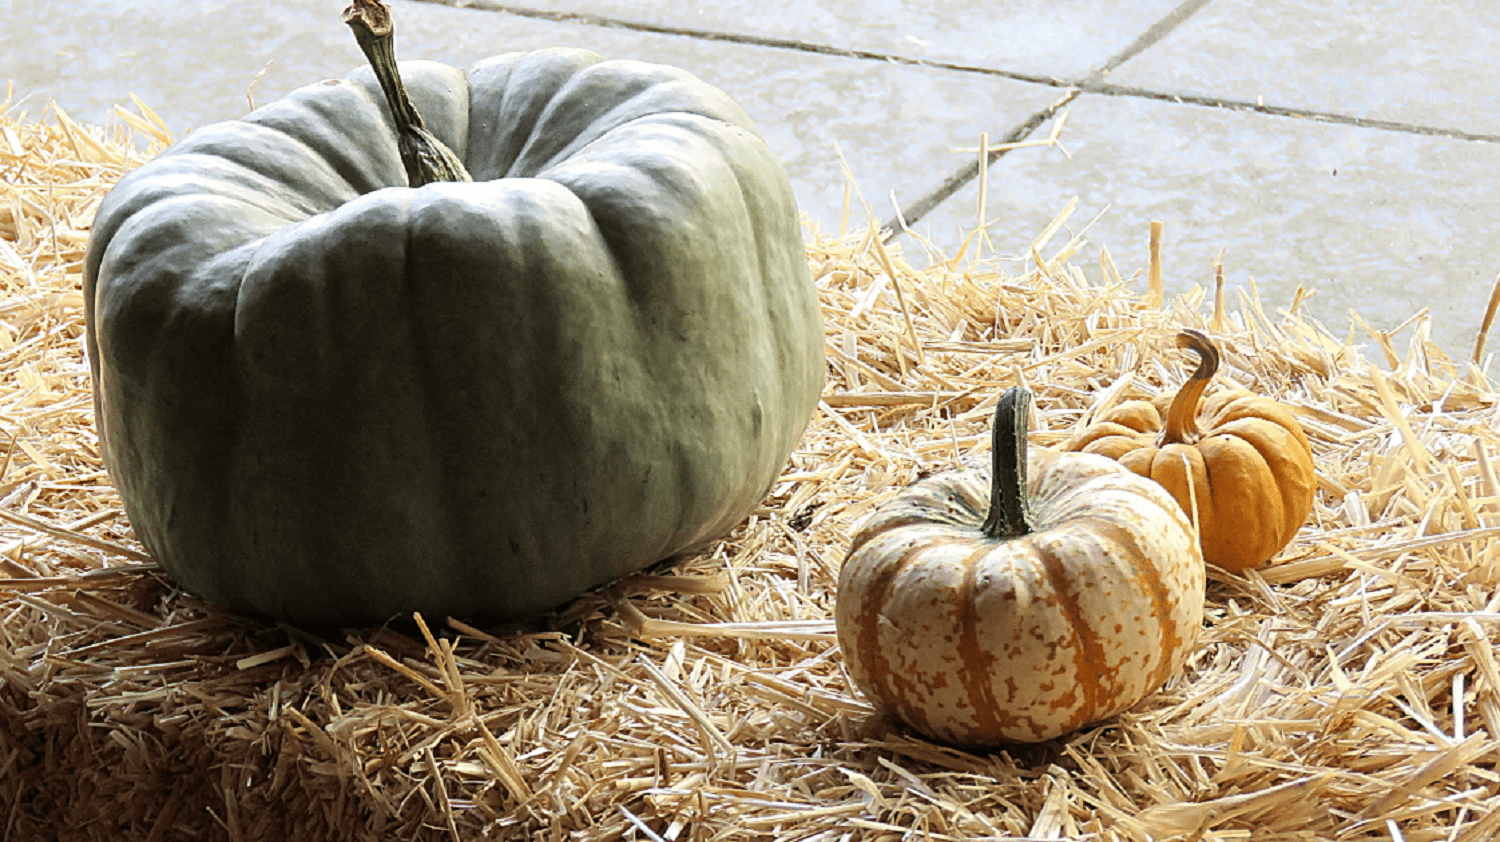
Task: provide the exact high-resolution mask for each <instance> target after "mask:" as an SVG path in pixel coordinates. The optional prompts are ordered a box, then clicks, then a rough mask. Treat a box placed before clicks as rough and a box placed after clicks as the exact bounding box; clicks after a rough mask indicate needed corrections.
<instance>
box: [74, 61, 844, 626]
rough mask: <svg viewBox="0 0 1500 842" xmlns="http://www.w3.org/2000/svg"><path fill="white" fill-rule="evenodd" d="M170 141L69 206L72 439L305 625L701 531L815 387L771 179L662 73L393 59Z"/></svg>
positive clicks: (523, 581)
mask: <svg viewBox="0 0 1500 842" xmlns="http://www.w3.org/2000/svg"><path fill="white" fill-rule="evenodd" d="M401 67H402V75H403V76H404V77H405V80H406V83H407V86H408V87H409V88H410V90H411V94H412V99H413V101H414V102H415V104H416V106H417V109H418V111H419V112H420V114H421V115H422V117H423V118H424V119H425V122H426V125H427V127H428V128H429V129H430V130H431V131H432V132H433V133H434V134H435V135H436V136H437V137H438V138H440V139H441V140H442V141H443V142H444V143H446V144H447V145H448V146H450V147H451V148H452V149H453V150H454V151H455V152H456V153H457V154H458V156H459V157H460V158H461V159H462V160H463V162H464V164H465V165H466V166H467V168H468V170H469V172H470V173H472V174H473V177H474V182H473V183H437V184H432V185H428V186H425V187H422V188H419V189H412V188H409V187H407V186H406V184H407V180H406V175H405V172H404V170H403V167H402V162H401V159H400V157H399V154H398V152H397V146H396V139H395V136H394V134H393V128H392V121H391V118H390V112H389V109H388V108H387V106H386V103H385V101H384V99H383V98H382V95H381V91H380V89H379V86H378V85H377V84H376V82H375V80H374V77H373V75H372V74H370V73H369V72H368V71H364V72H355V73H354V74H352V75H351V77H350V78H348V79H340V80H335V81H327V82H323V83H321V84H317V85H312V86H309V87H306V88H303V89H300V90H298V91H295V92H294V93H292V94H290V95H289V96H288V97H287V98H285V99H283V100H281V101H278V102H276V103H273V104H271V105H268V106H266V107H263V108H261V109H259V110H257V111H255V112H253V113H251V114H249V115H248V116H246V117H244V118H243V119H240V120H235V121H230V122H226V123H220V124H216V125H212V126H208V127H206V128H203V129H200V130H198V131H195V132H193V133H192V134H190V135H188V136H187V137H186V138H185V139H184V140H182V141H181V142H180V143H177V144H176V145H174V146H173V147H172V148H170V149H168V150H167V151H166V152H164V153H163V154H162V155H160V156H159V157H157V158H156V159H155V160H153V161H151V162H150V163H148V164H146V165H144V166H142V167H141V168H139V169H138V170H136V171H134V172H132V173H130V174H129V175H128V176H126V177H125V178H124V179H122V180H121V181H120V183H119V184H118V185H117V186H116V187H115V188H114V189H113V190H112V191H111V192H110V193H109V195H108V196H107V197H106V199H105V200H104V202H103V204H102V205H101V206H100V208H99V212H98V215H97V218H96V219H95V222H94V230H93V238H92V240H91V241H90V244H89V254H88V261H87V267H86V273H85V278H84V295H85V300H86V302H87V313H86V315H87V324H88V351H89V360H90V365H91V367H92V373H93V378H94V403H95V412H96V416H97V421H98V427H99V437H100V443H101V446H102V448H103V454H104V458H105V463H106V465H107V466H108V468H109V470H110V473H111V475H112V477H113V478H114V481H115V483H116V484H117V485H118V487H119V490H120V494H121V496H122V497H123V499H124V502H125V508H126V511H127V513H128V514H129V516H130V520H131V523H132V525H133V526H134V528H135V532H136V535H137V537H139V539H140V540H141V542H142V543H143V544H144V545H145V547H146V549H147V551H149V552H150V553H151V555H152V556H153V557H155V558H156V559H157V560H158V561H159V562H160V563H161V565H162V566H163V568H164V569H165V570H166V571H167V572H168V573H169V574H171V575H172V576H173V577H174V578H175V579H176V580H177V581H178V582H179V583H180V584H181V585H182V586H183V587H185V588H186V589H188V590H190V591H193V592H195V593H197V594H200V595H202V596H203V597H205V598H207V599H210V600H212V601H216V602H219V603H223V604H226V605H229V606H231V607H234V608H237V609H242V610H250V611H258V612H263V613H265V614H268V615H271V616H273V617H277V618H282V619H287V620H291V621H294V622H307V623H340V624H353V623H365V622H379V621H382V620H384V619H386V618H388V617H391V616H393V615H397V614H400V613H403V612H409V611H413V610H420V611H424V612H427V613H430V614H434V615H439V616H440V615H443V614H453V615H465V616H470V617H494V618H501V617H517V616H522V615H527V614H532V613H534V612H537V611H540V610H542V609H546V608H548V607H550V606H554V605H556V604H558V603H560V602H563V601H566V600H567V599H569V598H571V597H573V596H575V595H577V594H579V593H581V592H582V591H584V590H586V589H587V588H589V587H592V586H595V585H598V584H600V583H603V582H606V581H609V580H611V579H614V578H617V577H619V576H621V575H623V574H626V573H628V572H631V571H634V570H638V569H640V568H642V567H644V566H646V565H649V564H651V563H653V562H655V561H658V560H661V559H663V558H667V557H669V556H672V555H673V554H676V553H678V552H681V551H683V550H685V549H689V548H692V547H694V546H695V545H700V544H702V543H704V542H706V541H708V540H710V539H712V538H714V537H716V536H719V535H721V534H723V533H725V532H726V531H728V530H729V529H730V528H732V527H733V526H734V525H735V524H737V523H738V522H739V521H741V520H742V519H743V518H744V517H746V515H747V514H748V513H749V512H750V511H751V510H753V509H754V508H755V507H756V506H757V505H758V503H759V502H760V500H761V499H762V498H763V496H764V495H765V493H766V492H767V490H768V489H769V487H770V485H771V484H772V483H773V482H774V480H775V478H776V477H777V476H778V474H779V473H780V471H781V469H782V467H783V466H784V464H785V462H786V459H787V456H788V454H789V453H790V452H791V450H792V448H793V446H794V445H795V444H796V442H797V440H798V439H799V437H800V436H801V434H802V431H803V429H804V427H805V426H806V424H807V421H808V419H809V417H810V416H811V414H812V412H813V410H814V408H815V407H816V404H817V400H818V395H819V392H820V389H821V386H822V383H823V376H824V375H823V351H822V348H823V333H822V328H821V323H820V314H819V310H818V305H817V300H816V294H815V291H814V288H813V285H812V282H811V279H810V277H809V272H808V268H807V263H806V259H805V255H804V251H803V243H802V237H801V231H800V225H799V219H798V215H797V210H796V206H795V204H794V201H793V197H792V192H791V188H790V185H789V183H788V181H787V178H786V175H785V174H784V172H783V171H782V169H781V168H780V166H779V165H778V164H777V163H776V162H775V161H774V159H773V158H772V157H771V155H770V154H769V152H768V151H767V149H766V146H765V144H764V142H763V140H762V138H761V136H760V135H759V134H758V133H757V131H756V130H755V128H754V127H753V125H752V123H751V121H750V120H749V118H748V117H747V116H746V115H745V114H744V112H743V111H741V110H740V108H739V107H738V106H736V105H735V104H734V103H733V102H732V101H731V100H730V99H729V98H728V97H727V96H726V95H725V94H723V93H722V92H720V91H718V90H717V89H715V88H713V87H711V86H709V85H707V84H705V83H703V82H701V81H699V80H698V79H696V78H695V77H693V76H692V75H690V74H688V73H686V72H683V71H681V70H676V69H672V68H667V67H662V66H657V65H651V64H644V63H640V62H625V61H604V60H603V59H601V58H600V57H599V56H597V55H594V54H593V53H588V52H583V51H564V50H549V51H542V52H535V53H526V54H509V55H503V56H499V57H496V58H492V59H488V60H486V61H483V62H481V63H479V64H477V65H475V66H474V67H472V68H470V69H469V70H468V71H461V70H459V69H456V68H453V67H449V66H446V65H441V64H435V63H428V62H409V63H403V64H402V66H401Z"/></svg>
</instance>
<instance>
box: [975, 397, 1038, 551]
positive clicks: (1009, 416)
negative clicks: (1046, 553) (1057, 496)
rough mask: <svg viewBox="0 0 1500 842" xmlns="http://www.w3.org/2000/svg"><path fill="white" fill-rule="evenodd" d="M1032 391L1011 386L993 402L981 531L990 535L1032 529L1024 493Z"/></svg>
mask: <svg viewBox="0 0 1500 842" xmlns="http://www.w3.org/2000/svg"><path fill="white" fill-rule="evenodd" d="M1030 414H1031V393H1030V392H1028V391H1026V390H1025V389H1023V388H1021V387H1020V386H1014V387H1012V388H1010V389H1009V390H1007V391H1006V392H1005V394H1003V395H1001V396H1000V400H999V402H998V403H996V404H995V425H994V429H993V430H992V431H991V433H990V435H991V436H992V438H991V445H990V450H991V453H990V457H991V459H992V460H993V461H992V462H991V471H990V511H989V515H988V516H987V517H986V518H985V519H984V526H983V527H982V529H983V531H984V534H985V535H987V536H988V537H990V538H1019V537H1020V536H1022V535H1029V534H1030V533H1031V531H1032V521H1031V506H1030V499H1029V498H1028V497H1027V496H1026V482H1027V476H1026V420H1027V418H1028V416H1029V415H1030Z"/></svg>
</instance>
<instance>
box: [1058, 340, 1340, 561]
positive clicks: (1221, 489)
mask: <svg viewBox="0 0 1500 842" xmlns="http://www.w3.org/2000/svg"><path fill="white" fill-rule="evenodd" d="M1177 345H1178V347H1182V348H1188V349H1189V350H1191V351H1193V353H1195V354H1197V355H1198V367H1197V369H1196V370H1195V371H1194V372H1193V374H1192V376H1190V377H1189V378H1188V379H1187V382H1185V383H1183V385H1182V388H1180V389H1179V390H1178V391H1177V394H1176V395H1175V396H1174V395H1164V396H1162V397H1160V398H1157V399H1156V400H1155V401H1151V402H1147V401H1126V402H1124V403H1121V404H1120V405H1119V406H1117V407H1115V408H1114V409H1111V410H1110V411H1108V412H1106V413H1104V414H1103V415H1102V416H1101V417H1099V418H1098V419H1096V420H1095V421H1094V423H1092V424H1090V425H1089V426H1088V427H1086V428H1085V429H1084V430H1083V431H1082V432H1080V433H1079V434H1078V435H1076V436H1074V437H1073V438H1072V439H1070V440H1069V441H1068V442H1067V443H1065V444H1064V445H1063V449H1064V450H1077V451H1082V452H1084V453H1097V454H1101V455H1103V456H1108V457H1110V458H1111V459H1117V460H1119V461H1120V464H1122V465H1124V466H1125V467H1127V468H1129V469H1130V470H1132V471H1134V472H1135V473H1137V474H1140V475H1141V476H1143V477H1150V478H1152V479H1154V480H1156V481H1157V482H1159V483H1161V484H1162V485H1163V486H1164V487H1166V489H1167V490H1168V491H1170V492H1172V496H1173V497H1175V498H1176V499H1177V502H1178V503H1179V504H1181V505H1182V508H1183V511H1185V512H1187V513H1188V514H1189V516H1192V517H1196V518H1197V524H1198V532H1199V536H1200V539H1201V541H1202V546H1203V557H1204V559H1205V560H1207V561H1209V562H1211V563H1213V564H1216V565H1218V566H1219V567H1222V568H1224V569H1226V570H1231V571H1241V570H1246V569H1249V568H1252V567H1257V566H1259V565H1261V564H1264V563H1265V562H1267V561H1269V560H1270V559H1271V557H1272V556H1274V555H1276V553H1278V552H1280V551H1281V548H1282V547H1285V546H1286V545H1287V544H1288V543H1289V542H1290V541H1291V540H1292V538H1293V537H1295V536H1296V534H1297V530H1298V529H1300V528H1302V524H1303V523H1305V522H1306V521H1307V517H1308V515H1309V514H1311V513H1312V506H1313V496H1314V493H1315V492H1316V491H1317V485H1318V483H1317V474H1316V470H1315V468H1314V466H1313V457H1312V447H1311V445H1309V444H1308V441H1307V434H1306V433H1304V432H1303V430H1302V425H1301V424H1299V423H1297V419H1296V418H1295V417H1294V416H1293V415H1292V413H1291V411H1290V410H1288V409H1287V408H1286V407H1285V406H1283V405H1282V404H1280V403H1277V402H1276V401H1274V400H1272V399H1271V398H1268V397H1265V396H1263V395H1256V394H1253V393H1251V392H1249V391H1246V390H1244V389H1222V390H1220V391H1218V392H1215V393H1214V394H1213V395H1211V396H1209V398H1208V399H1207V400H1203V393H1204V390H1206V389H1207V388H1208V384H1209V381H1210V380H1212V379H1213V376H1214V373H1215V372H1217V371H1218V369H1219V349H1218V348H1217V347H1216V346H1215V345H1214V343H1213V342H1212V341H1211V340H1210V339H1209V338H1208V337H1207V336H1206V335H1204V334H1203V333H1201V332H1199V331H1196V330H1184V331H1182V332H1181V333H1179V334H1178V335H1177Z"/></svg>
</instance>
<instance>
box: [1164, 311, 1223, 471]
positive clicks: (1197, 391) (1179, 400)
mask: <svg viewBox="0 0 1500 842" xmlns="http://www.w3.org/2000/svg"><path fill="white" fill-rule="evenodd" d="M1177 347H1179V348H1187V349H1188V350H1190V351H1192V352H1193V353H1195V354H1197V355H1198V368H1197V370H1195V371H1194V372H1193V374H1192V376H1191V377H1189V378H1188V379H1187V382H1186V383H1183V384H1182V388H1181V389H1178V390H1177V396H1176V397H1174V398H1172V405H1171V406H1169V407H1167V423H1166V427H1165V429H1163V430H1162V434H1161V443H1162V444H1164V445H1166V444H1192V443H1193V442H1195V441H1197V440H1198V438H1199V436H1201V435H1202V433H1201V432H1199V430H1198V400H1199V399H1200V398H1202V397H1203V390H1204V389H1207V388H1208V381H1210V380H1212V379H1213V377H1214V373H1215V372H1217V371H1218V370H1219V349H1218V348H1217V347H1216V346H1215V345H1214V343H1213V342H1212V341H1211V340H1209V338H1208V337H1207V336H1206V335H1204V334H1203V333H1202V332H1200V331H1196V330H1188V329H1184V330H1183V331H1182V332H1181V333H1179V334H1177Z"/></svg>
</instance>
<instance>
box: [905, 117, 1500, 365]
mask: <svg viewBox="0 0 1500 842" xmlns="http://www.w3.org/2000/svg"><path fill="white" fill-rule="evenodd" d="M1041 131H1043V132H1045V131H1046V127H1043V129H1042V130H1041ZM1061 141H1062V143H1063V144H1064V147H1065V149H1066V152H1067V154H1066V155H1065V154H1064V152H1063V151H1062V150H1059V149H1028V150H1019V151H1017V152H1013V153H1011V154H1009V155H1007V156H1006V157H1004V158H1002V159H1001V160H1000V161H999V162H997V163H996V164H995V165H994V166H993V167H991V169H990V174H989V184H988V194H989V203H988V216H989V218H990V219H992V220H996V222H995V223H994V224H993V225H992V226H991V228H990V231H991V236H992V238H993V240H994V242H995V244H996V247H997V248H998V249H999V250H1000V251H1001V252H1018V253H1019V252H1024V250H1025V249H1026V247H1027V246H1028V244H1029V243H1030V242H1031V239H1032V238H1033V237H1034V236H1035V235H1036V234H1037V233H1038V232H1039V231H1040V230H1041V229H1042V228H1043V226H1045V225H1046V224H1047V222H1049V221H1050V220H1051V219H1052V217H1053V216H1055V215H1056V214H1057V212H1058V211H1060V210H1061V209H1062V208H1063V207H1064V206H1065V205H1066V204H1067V202H1068V201H1069V200H1070V199H1071V198H1073V197H1075V196H1076V197H1078V199H1079V206H1078V209H1077V211H1076V213H1075V214H1074V216H1073V217H1072V220H1071V223H1072V224H1071V228H1072V229H1073V230H1078V229H1079V228H1081V227H1082V226H1083V225H1084V224H1086V223H1087V222H1088V221H1089V220H1091V219H1093V218H1094V217H1095V216H1097V215H1099V214H1100V213H1101V212H1102V213H1104V216H1103V217H1102V218H1101V219H1100V220H1099V222H1098V223H1097V224H1095V225H1094V226H1093V228H1091V229H1090V230H1089V232H1088V234H1087V238H1088V240H1089V241H1090V242H1091V243H1096V244H1103V245H1105V246H1107V247H1108V248H1109V250H1110V253H1111V255H1112V256H1113V258H1114V260H1115V262H1116V264H1117V265H1118V266H1119V267H1120V270H1121V271H1122V272H1124V273H1127V274H1128V273H1129V272H1130V271H1132V270H1134V269H1144V267H1145V265H1146V258H1147V248H1146V241H1147V231H1148V226H1149V222H1150V220H1152V219H1160V220H1162V221H1164V222H1165V223H1166V232H1165V233H1166V241H1165V248H1164V264H1165V270H1166V285H1167V292H1168V294H1169V295H1173V294H1180V293H1183V292H1186V291H1187V290H1188V289H1190V287H1191V286H1192V285H1193V284H1202V285H1206V286H1207V287H1209V288H1210V289H1211V288H1212V282H1213V270H1212V268H1211V264H1212V261H1213V259H1214V257H1215V256H1216V255H1217V254H1218V253H1219V250H1220V249H1221V248H1225V247H1226V246H1227V251H1226V253H1225V255H1224V266H1225V270H1226V275H1227V279H1228V281H1229V283H1230V285H1231V296H1233V289H1232V288H1233V287H1234V286H1236V285H1243V284H1244V283H1245V281H1246V280H1247V279H1248V278H1250V277H1254V279H1255V281H1256V284H1257V285H1258V287H1259V289H1260V292H1261V297H1262V300H1263V302H1264V303H1265V305H1266V306H1267V308H1268V310H1272V311H1274V309H1275V308H1278V307H1285V306H1286V305H1288V304H1289V303H1290V300H1291V296H1292V293H1293V291H1294V290H1295V289H1296V287H1297V285H1298V284H1301V285H1304V286H1306V287H1308V288H1310V289H1315V290H1317V296H1316V297H1315V298H1313V299H1312V300H1311V301H1310V302H1308V304H1307V305H1306V306H1307V307H1308V308H1309V311H1310V312H1311V313H1312V314H1313V315H1315V316H1316V317H1317V318H1319V319H1320V320H1322V321H1323V322H1324V323H1325V324H1327V325H1328V326H1329V328H1330V329H1333V330H1337V331H1342V330H1344V329H1346V328H1347V327H1348V325H1349V321H1348V317H1347V313H1348V311H1349V310H1351V309H1353V310H1358V311H1359V313H1360V315H1361V316H1362V317H1363V318H1364V319H1365V320H1366V321H1367V322H1369V323H1370V324H1371V325H1372V326H1375V327H1377V328H1380V329H1390V328H1394V327H1396V326H1397V325H1398V324H1400V323H1401V322H1402V321H1404V320H1405V319H1406V317H1408V316H1409V315H1411V314H1413V313H1415V312H1417V311H1418V310H1420V309H1421V308H1424V307H1425V308H1429V309H1430V310H1431V312H1432V314H1433V319H1434V325H1433V335H1434V337H1435V338H1436V339H1437V340H1438V342H1439V344H1440V345H1441V346H1442V347H1443V348H1444V349H1445V350H1447V351H1448V353H1449V354H1450V355H1452V356H1456V357H1460V358H1467V356H1468V354H1469V353H1470V351H1471V350H1472V347H1473V340H1474V334H1475V331H1476V330H1477V328H1478V326H1479V321H1480V317H1481V315H1482V313H1483V311H1484V307H1485V303H1486V301H1487V300H1488V296H1489V292H1490V288H1491V285H1492V283H1493V282H1494V279H1495V275H1496V272H1497V271H1500V248H1497V246H1496V242H1495V238H1494V220H1495V219H1497V218H1500V194H1496V192H1495V190H1494V187H1493V186H1494V184H1496V183H1500V145H1495V144H1487V143H1475V142H1465V141H1457V140H1450V139H1446V138H1440V137H1429V136H1421V135H1413V134H1405V133H1399V132H1389V131H1377V130H1373V129H1360V128H1354V127H1350V126H1346V125H1334V124H1328V123H1319V122H1314V121H1310V120H1297V119H1290V118H1284V117H1273V116H1267V115H1261V114H1254V113H1246V112H1237V111H1229V110H1224V109H1214V108H1202V107H1193V106H1182V105H1176V104H1171V103H1164V102H1157V101H1151V100H1142V99H1133V98H1116V97H1101V96H1089V95H1085V96H1083V97H1081V98H1080V99H1079V100H1078V101H1077V102H1076V103H1075V104H1074V105H1073V106H1072V113H1071V114H1070V117H1069V120H1068V122H1067V124H1066V125H1065V128H1064V131H1063V133H1062V136H1061ZM977 203H978V190H977V187H976V186H975V185H970V186H969V187H967V188H965V189H964V190H962V191H960V192H959V193H958V194H956V195H955V196H954V197H953V200H952V201H951V202H950V203H949V204H947V205H945V206H943V207H941V208H939V210H938V211H936V212H934V213H933V214H932V215H931V216H929V217H928V218H927V219H926V220H924V221H922V222H921V223H919V224H918V225H917V226H915V229H916V230H917V231H918V232H919V233H920V232H926V233H927V234H928V235H929V236H931V237H932V238H933V239H934V241H936V242H938V243H941V244H943V245H944V246H945V248H947V249H949V250H950V251H951V250H952V249H953V248H954V247H956V245H957V243H958V242H959V232H960V231H963V230H968V229H972V227H973V225H974V220H975V217H976V214H977ZM1062 242H1065V239H1060V240H1058V241H1057V242H1056V244H1055V245H1054V248H1055V247H1056V245H1060V244H1061V243H1062ZM907 248H911V245H910V244H908V245H907ZM1088 251H1089V252H1090V253H1091V254H1097V253H1098V246H1097V245H1095V246H1091V247H1090V248H1089V250H1088ZM1086 263H1088V264H1093V261H1092V260H1089V261H1086ZM1087 271H1089V272H1096V271H1097V269H1096V268H1090V269H1088V270H1087ZM1230 301H1231V303H1234V302H1235V301H1236V299H1235V298H1233V297H1231V299H1230ZM1407 337H1409V333H1408V334H1403V335H1402V336H1401V337H1398V338H1399V339H1401V340H1403V341H1404V340H1405V338H1407ZM1367 340H1368V336H1367V334H1364V333H1363V332H1360V333H1359V334H1357V335H1356V341H1367Z"/></svg>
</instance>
